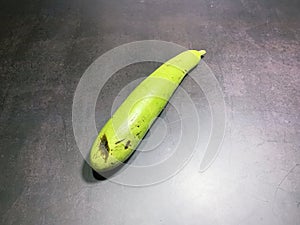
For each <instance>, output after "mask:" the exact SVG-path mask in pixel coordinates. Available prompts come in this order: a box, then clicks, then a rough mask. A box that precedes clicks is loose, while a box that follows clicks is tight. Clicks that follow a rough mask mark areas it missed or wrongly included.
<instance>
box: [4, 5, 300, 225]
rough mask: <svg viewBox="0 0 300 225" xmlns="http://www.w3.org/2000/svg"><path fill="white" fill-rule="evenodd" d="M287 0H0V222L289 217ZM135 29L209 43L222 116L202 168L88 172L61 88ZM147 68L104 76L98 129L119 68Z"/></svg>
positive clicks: (276, 220) (292, 22) (293, 44)
mask: <svg viewBox="0 0 300 225" xmlns="http://www.w3.org/2000/svg"><path fill="white" fill-rule="evenodd" d="M299 3H300V2H299V1H278V0H274V1H271V0H265V1H260V0H254V1H246V0H241V1H233V0H232V1H230V0H223V1H217V0H216V1H207V0H205V1H196V0H185V1H179V0H173V1H172V0H160V1H158V0H143V1H142V0H141V1H133V0H126V1H125V0H124V1H101V0H85V1H79V0H74V1H72V0H65V1H57V0H53V1H34V0H24V1H21V0H20V1H17V0H10V1H1V5H0V12H1V14H0V18H1V19H0V28H1V30H0V57H1V62H0V65H1V67H0V76H1V77H0V79H1V82H0V124H1V126H0V140H1V142H0V153H1V154H0V171H1V173H0V182H1V184H0V199H1V202H0V215H1V219H0V223H1V224H3V225H4V224H5V225H9V224H18V225H20V224H24V225H25V224H26V225H29V224H72V225H76V224H207V225H208V224H220V225H221V224H237V225H238V224H249V225H250V224H272V225H277V224H278V225H279V224H291V225H292V224H294V225H296V224H300V179H299V177H300V166H299V165H300V149H299V145H300V119H299V107H300V92H299V90H300V77H299V73H300V69H299V51H300V47H299V35H300V26H299V21H300V14H299V10H300V4H299ZM144 39H158V40H165V41H170V42H174V43H177V44H180V45H182V46H185V47H188V48H195V49H206V50H207V52H208V54H207V55H206V57H205V62H206V63H207V65H209V67H210V68H211V69H212V71H213V72H214V74H215V75H216V77H217V79H218V80H219V82H220V85H221V87H222V90H223V92H224V96H225V102H226V109H227V115H228V118H227V128H226V135H225V139H224V142H223V145H222V149H221V151H220V154H219V156H218V158H217V159H216V161H215V162H214V164H213V165H212V166H211V167H210V168H209V169H208V170H207V171H205V172H204V173H199V172H198V170H197V169H195V168H198V166H199V162H198V161H197V160H198V159H197V157H196V158H195V159H194V160H193V161H192V162H191V163H190V164H188V165H187V166H186V167H185V168H184V169H183V170H182V171H181V172H180V173H178V174H177V175H176V176H174V177H173V178H171V179H169V180H168V181H166V182H163V183H161V184H157V185H153V186H149V187H144V188H133V187H126V186H122V185H119V184H115V183H112V182H110V181H107V180H105V181H97V180H95V179H94V178H93V177H92V175H91V171H90V170H89V168H88V167H87V165H85V164H84V160H83V157H82V155H81V154H80V152H79V150H78V147H77V145H76V142H75V140H74V136H73V130H72V100H73V94H74V91H75V89H76V86H77V84H78V82H79V79H80V77H81V76H82V74H83V72H84V71H85V69H86V68H87V67H88V66H89V65H90V64H91V63H92V62H93V61H94V60H95V59H96V58H97V57H99V56H100V55H101V54H103V53H104V52H106V51H108V50H110V49H111V48H113V47H116V46H118V45H120V44H124V43H127V42H132V41H137V40H144ZM155 66H156V65H155V64H151V63H149V64H147V65H146V66H145V65H143V66H133V67H130V68H125V69H124V70H122V71H123V72H122V71H120V72H119V74H122V73H123V75H124V73H125V71H126V70H127V72H126V74H127V75H126V76H116V77H115V79H112V80H111V82H110V83H108V84H107V87H106V89H107V92H101V96H100V97H99V99H100V100H101V103H103V104H98V105H99V107H97V110H98V113H97V123H99V124H97V125H98V126H99V127H101V125H103V123H104V122H105V120H106V119H107V117H106V116H107V115H108V111H109V110H110V108H109V107H110V106H111V104H112V102H111V101H112V100H113V99H114V97H115V95H116V93H117V91H116V90H120V89H121V88H122V85H120V83H119V82H118V77H119V79H122V81H123V82H124V81H126V82H130V81H132V80H134V79H136V78H138V77H139V76H141V74H142V75H143V74H144V75H146V74H148V73H149V72H151V70H152V69H153V68H155ZM120 77H122V78H120ZM183 87H184V88H185V89H186V90H189V91H190V92H192V91H193V84H192V82H190V81H189V80H188V79H187V80H186V81H185V82H184V83H183ZM196 92H197V91H196ZM198 92H199V93H200V90H199V91H198ZM200 96H201V94H200ZM203 101H204V100H203ZM200 102H201V101H200ZM203 105H204V106H205V104H203ZM101 112H102V113H103V114H101ZM105 113H106V114H105ZM103 115H105V116H103ZM197 163H198V164H197Z"/></svg>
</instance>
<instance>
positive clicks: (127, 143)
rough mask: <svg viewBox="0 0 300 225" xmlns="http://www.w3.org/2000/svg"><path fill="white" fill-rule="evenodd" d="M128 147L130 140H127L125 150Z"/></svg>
mask: <svg viewBox="0 0 300 225" xmlns="http://www.w3.org/2000/svg"><path fill="white" fill-rule="evenodd" d="M129 145H130V140H128V141H127V142H126V145H125V149H128V148H129Z"/></svg>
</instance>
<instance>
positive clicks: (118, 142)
mask: <svg viewBox="0 0 300 225" xmlns="http://www.w3.org/2000/svg"><path fill="white" fill-rule="evenodd" d="M124 140H125V138H123V139H122V140H119V141H117V142H116V143H115V144H116V145H117V144H119V143H121V142H122V141H124Z"/></svg>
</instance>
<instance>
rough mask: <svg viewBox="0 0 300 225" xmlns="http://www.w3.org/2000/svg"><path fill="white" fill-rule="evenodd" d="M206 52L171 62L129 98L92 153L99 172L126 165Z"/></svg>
mask: <svg viewBox="0 0 300 225" xmlns="http://www.w3.org/2000/svg"><path fill="white" fill-rule="evenodd" d="M205 53H206V52H205V50H201V51H197V50H188V51H185V52H182V53H180V54H179V55H177V56H175V57H174V58H172V59H170V60H168V61H167V62H166V63H164V64H163V65H162V66H160V67H159V68H158V69H156V70H155V71H154V72H153V73H152V74H150V75H149V76H148V77H147V78H146V79H145V80H144V81H142V82H141V83H140V84H139V85H138V86H137V87H136V88H135V89H134V90H133V91H132V92H131V94H130V95H129V96H128V97H127V98H126V100H125V101H124V102H123V103H122V104H121V106H120V107H119V108H118V109H117V110H116V112H115V113H114V115H113V116H112V117H111V118H110V119H109V120H108V121H107V122H106V124H105V125H104V127H103V128H102V130H101V131H100V133H99V135H98V137H97V138H96V140H95V142H94V144H93V146H92V148H91V152H90V165H91V167H92V168H93V169H94V170H95V171H97V172H103V171H108V170H111V169H113V168H115V167H117V166H119V165H120V164H122V162H124V161H125V160H126V159H128V157H129V156H130V155H131V154H132V153H133V151H134V150H135V149H136V147H137V146H138V145H139V143H140V142H141V140H142V139H143V137H144V136H145V134H146V133H147V131H148V129H149V128H150V127H151V125H152V124H153V122H154V121H155V119H156V118H157V116H158V115H159V114H160V113H161V111H162V110H163V109H164V107H165V106H166V104H167V103H168V100H169V99H170V97H171V96H172V94H173V93H174V91H175V90H176V88H177V87H178V85H179V84H180V82H181V81H182V79H183V78H184V77H185V75H186V74H187V73H188V72H189V71H190V70H191V69H193V68H194V67H195V66H196V65H197V64H198V63H199V61H200V59H201V56H202V55H204V54H205Z"/></svg>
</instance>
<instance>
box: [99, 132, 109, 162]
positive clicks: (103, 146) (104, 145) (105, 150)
mask: <svg viewBox="0 0 300 225" xmlns="http://www.w3.org/2000/svg"><path fill="white" fill-rule="evenodd" d="M99 151H100V152H101V156H102V158H103V159H104V161H105V162H106V161H107V158H108V155H109V146H108V141H107V137H106V135H105V134H104V135H103V136H102V137H101V139H100V144H99Z"/></svg>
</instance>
